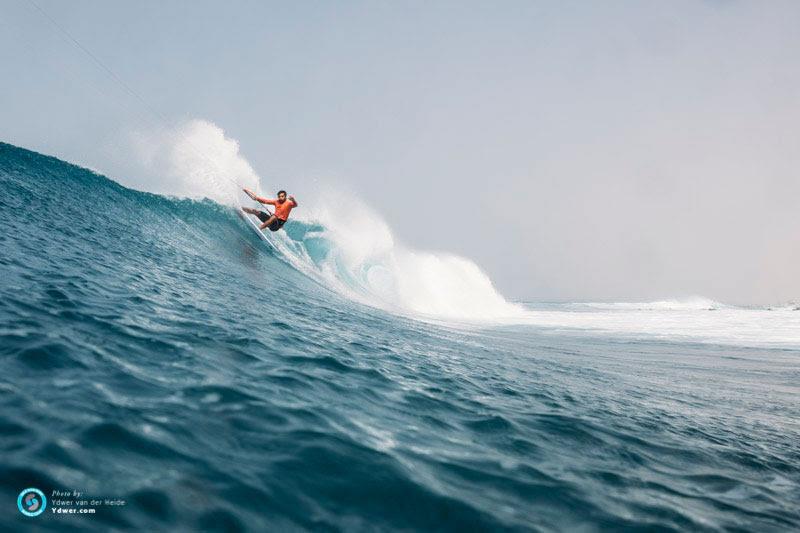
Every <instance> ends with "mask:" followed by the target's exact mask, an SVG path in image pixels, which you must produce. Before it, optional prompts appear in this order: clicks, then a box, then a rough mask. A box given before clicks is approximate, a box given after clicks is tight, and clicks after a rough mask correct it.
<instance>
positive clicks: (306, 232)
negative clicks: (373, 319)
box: [136, 120, 524, 321]
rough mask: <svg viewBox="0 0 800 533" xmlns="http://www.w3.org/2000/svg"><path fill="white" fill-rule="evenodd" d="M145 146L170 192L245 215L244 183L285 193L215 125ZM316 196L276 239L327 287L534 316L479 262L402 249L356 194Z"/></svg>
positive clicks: (366, 298) (384, 303) (370, 298)
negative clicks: (504, 293) (265, 178)
mask: <svg viewBox="0 0 800 533" xmlns="http://www.w3.org/2000/svg"><path fill="white" fill-rule="evenodd" d="M136 140H137V146H138V147H139V148H140V155H141V157H142V160H143V161H144V162H145V164H146V166H148V167H149V168H150V170H151V171H155V173H157V174H159V175H161V176H163V177H165V178H166V179H161V180H160V181H159V183H160V185H159V189H160V191H162V192H168V193H170V194H175V195H179V196H187V197H195V198H197V197H206V198H210V199H213V200H215V201H217V202H220V203H222V204H225V205H229V206H231V207H233V208H234V209H238V208H239V205H240V204H242V203H245V202H249V200H243V198H244V197H243V195H241V191H240V190H239V187H240V186H245V185H246V186H249V187H251V188H254V189H256V190H260V191H270V190H274V189H276V188H277V187H266V186H265V184H264V183H263V182H262V180H261V179H260V178H259V176H258V175H257V174H256V173H255V171H254V170H253V168H252V166H251V165H250V164H249V162H247V160H246V159H245V158H244V157H243V156H242V155H241V154H240V153H239V145H238V143H237V142H236V141H235V140H233V139H230V138H228V137H226V136H225V134H224V132H223V131H222V129H220V128H219V127H218V126H216V125H215V124H212V123H210V122H207V121H203V120H194V121H191V122H189V123H187V124H185V125H183V126H182V127H181V128H179V129H177V130H176V131H174V132H171V133H166V134H165V133H160V134H157V135H155V136H147V135H145V134H141V133H140V134H137V136H136ZM264 195H266V196H270V195H271V193H264ZM306 196H308V197H310V199H306V198H305V197H304V196H303V195H301V194H298V197H299V199H300V201H301V202H302V204H303V205H302V208H298V209H297V210H295V211H294V212H293V213H292V219H291V220H290V222H289V224H287V225H286V226H285V231H282V232H277V233H274V234H271V235H270V238H271V241H272V242H273V243H274V244H275V245H276V248H277V249H278V250H280V252H281V255H282V256H283V258H284V259H285V260H286V261H287V262H288V263H289V264H290V265H291V266H293V267H294V268H296V269H297V270H299V271H301V272H303V273H304V274H306V275H307V276H309V277H311V278H313V279H315V280H317V281H318V282H319V283H320V284H322V285H324V286H326V287H329V288H333V289H335V290H337V291H338V292H339V293H341V294H344V295H346V296H347V297H349V298H351V299H354V300H356V301H358V302H360V303H364V304H367V305H371V306H373V307H378V308H381V309H384V310H387V311H391V312H394V313H399V314H404V315H409V316H412V317H414V318H418V319H426V318H428V319H449V320H463V321H489V320H493V321H500V320H509V319H513V318H515V317H516V318H520V317H522V316H523V315H524V309H523V308H522V306H520V305H517V304H514V303H511V302H509V301H508V300H506V299H505V298H504V297H503V296H502V295H501V294H500V293H499V292H498V291H497V290H496V289H495V287H494V285H493V283H492V280H491V279H490V278H489V276H488V275H487V274H486V273H485V272H483V271H482V270H481V269H480V267H478V266H477V265H476V264H475V263H474V262H473V261H471V260H469V259H466V258H464V257H459V256H456V255H453V254H450V253H445V252H433V251H422V250H417V249H414V248H413V247H410V246H407V245H404V244H402V243H399V242H397V240H396V238H395V237H394V235H393V233H392V231H391V229H390V228H389V226H388V225H387V224H386V222H385V221H384V220H383V219H382V218H381V217H380V216H379V215H378V214H377V213H375V212H374V211H373V210H371V209H370V208H368V207H367V206H366V205H365V204H364V203H363V202H361V201H360V200H359V199H358V197H357V196H355V195H354V194H345V193H343V192H341V191H338V190H335V189H332V188H327V190H325V191H324V193H319V192H317V193H312V194H310V195H306ZM246 205H249V204H246ZM343 212H346V214H347V216H346V218H345V217H342V216H341V213H343Z"/></svg>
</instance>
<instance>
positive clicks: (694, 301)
mask: <svg viewBox="0 0 800 533" xmlns="http://www.w3.org/2000/svg"><path fill="white" fill-rule="evenodd" d="M569 305H570V306H571V307H574V308H578V309H579V308H591V309H604V310H608V311H614V310H620V311H715V310H718V309H726V308H728V307H730V306H728V305H726V304H723V303H721V302H717V301H714V300H711V299H709V298H704V297H702V296H690V297H687V298H672V299H666V300H656V301H652V302H578V303H572V304H569Z"/></svg>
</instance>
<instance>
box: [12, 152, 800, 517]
mask: <svg viewBox="0 0 800 533" xmlns="http://www.w3.org/2000/svg"><path fill="white" fill-rule="evenodd" d="M318 218H319V220H323V219H324V217H322V216H320V217H318ZM0 220H2V221H3V226H4V231H3V232H2V233H0V246H2V255H0V361H2V369H3V372H2V373H0V427H2V438H1V439H0V446H2V454H0V479H2V481H0V487H2V493H1V494H0V498H2V499H3V501H5V502H6V503H7V504H8V505H7V509H10V508H11V506H12V505H13V503H11V502H12V501H14V500H16V497H17V494H18V493H19V491H20V490H22V489H23V488H26V487H37V488H39V489H41V490H42V491H44V492H45V493H47V494H49V493H50V492H51V491H52V490H80V491H83V492H84V493H85V494H88V495H93V496H97V497H101V498H111V497H119V498H123V499H124V500H126V502H127V505H126V506H124V507H122V508H113V509H112V508H99V509H98V511H97V514H96V515H94V516H92V517H90V518H86V519H84V517H76V516H71V515H65V516H55V515H51V514H45V515H42V516H40V517H37V518H28V517H24V516H22V515H21V514H17V513H16V512H15V511H13V512H12V511H7V512H4V513H2V514H0V529H2V530H5V531H12V530H18V529H21V528H25V527H30V526H31V524H33V523H35V524H36V527H40V528H41V529H43V530H58V531H63V530H69V529H72V528H80V529H82V530H90V531H91V530H97V531H108V530H119V529H127V528H132V529H136V530H145V531H167V530H225V531H245V530H254V531H259V530H262V531H264V530H347V531H359V530H404V531H408V530H452V531H465V530H483V531H527V530H588V531H591V530H621V529H661V530H715V529H743V530H751V531H769V530H790V529H796V528H797V527H798V526H800V514H798V510H797V506H796V503H797V497H798V494H800V445H798V443H800V427H799V426H798V424H797V420H800V402H798V401H797V398H798V393H800V389H799V388H798V385H797V384H798V382H799V381H798V378H799V377H800V353H799V352H798V351H797V350H796V349H793V348H787V347H786V346H783V347H778V346H775V347H770V346H767V345H765V346H762V347H757V346H748V345H739V346H737V345H736V344H737V343H735V342H732V343H725V342H722V343H719V342H709V343H705V344H701V343H698V342H695V340H693V339H688V340H686V339H681V338H672V339H660V338H657V337H655V336H650V337H648V336H638V337H637V336H619V335H615V334H611V333H609V331H611V330H613V329H614V326H613V323H609V322H608V320H606V319H603V321H601V322H602V324H601V325H600V326H597V327H594V326H591V325H590V326H589V327H586V328H582V326H583V325H585V324H583V323H581V322H579V321H578V320H579V317H582V316H590V315H594V314H596V313H602V314H603V316H604V317H608V316H611V315H610V314H609V313H613V314H614V316H616V315H617V314H624V313H626V312H627V311H626V310H624V309H622V310H620V309H612V310H607V309H599V310H598V309H592V308H588V309H586V308H576V307H575V306H574V305H573V306H572V307H570V306H569V305H565V306H561V307H558V306H556V307H554V308H548V307H542V306H539V307H536V306H534V307H532V308H528V309H523V310H522V311H520V306H516V305H514V304H509V303H508V302H506V301H505V300H503V299H502V298H501V297H500V296H499V295H497V293H496V292H495V291H494V289H493V288H492V287H491V282H490V281H489V280H488V278H486V277H485V275H483V274H482V273H481V272H480V271H479V270H477V269H476V267H474V265H472V264H471V263H469V262H465V261H463V260H460V259H457V258H451V257H449V256H446V255H441V254H421V253H418V252H414V251H411V250H407V249H404V248H402V247H400V246H397V245H396V243H393V242H392V241H391V239H388V238H387V235H386V234H385V232H383V230H382V229H381V228H380V227H378V226H376V225H372V226H370V228H371V229H370V230H369V231H374V232H375V234H374V235H372V236H370V235H364V234H355V235H354V234H348V233H347V231H344V230H343V231H340V232H339V233H338V234H337V230H330V229H326V226H325V225H324V224H321V223H319V222H315V221H313V220H306V221H302V220H301V221H290V223H289V224H287V227H286V229H287V231H286V235H285V236H281V237H280V238H281V239H282V240H281V241H279V246H280V247H282V248H281V251H280V252H277V253H273V252H271V251H270V250H269V249H268V248H267V247H265V246H264V245H263V243H262V242H260V241H259V240H258V239H257V238H256V236H255V235H254V234H253V232H252V231H251V230H250V229H249V228H248V227H247V226H246V225H245V223H244V222H243V221H241V220H240V219H239V218H238V217H237V215H236V214H235V211H234V210H233V209H232V208H230V207H227V206H223V205H221V204H219V203H216V202H212V201H209V200H204V201H196V200H187V199H183V200H181V199H175V198H168V197H164V196H159V195H155V194H150V193H144V192H137V191H133V190H130V189H127V188H124V187H122V186H120V185H119V184H117V183H115V182H114V181H111V180H109V179H107V178H105V177H103V176H100V175H98V174H95V173H93V172H90V171H88V170H85V169H81V168H79V167H76V166H73V165H69V164H66V163H64V162H62V161H59V160H57V159H53V158H49V157H46V156H42V155H39V154H35V153H33V152H29V151H26V150H22V149H19V148H16V147H13V146H9V145H5V144H0ZM364 231H367V230H364ZM389 237H390V235H389ZM454 273H455V274H454ZM426 277H429V278H428V279H426ZM465 285H466V286H469V287H471V288H472V289H471V291H472V292H473V296H474V297H475V298H476V299H477V300H467V299H462V298H464V295H463V294H460V293H459V288H461V287H463V286H465ZM326 287H332V288H333V289H335V290H329V288H326ZM474 301H477V302H478V304H475V305H473V304H474ZM363 303H368V304H369V305H363ZM393 306H395V307H396V308H397V309H395V308H393ZM470 306H472V308H470ZM650 307H652V306H650ZM673 307H674V306H673ZM465 309H466V310H465ZM387 310H392V311H393V312H392V313H390V312H387ZM394 311H399V312H394ZM662 311H663V312H669V313H675V312H678V313H683V312H689V311H691V312H698V313H706V314H709V316H716V315H714V313H721V312H723V311H724V310H719V309H717V310H712V311H708V310H689V311H686V310H680V309H679V310H677V311H676V310H674V309H671V310H666V311H664V310H661V309H645V310H640V309H637V310H634V311H633V312H635V313H646V314H645V315H641V317H642V318H641V319H642V320H649V319H653V317H661V318H663V317H664V316H665V315H663V313H662ZM764 312H765V313H766V312H767V311H764ZM781 312H783V311H781ZM785 312H786V313H790V312H792V311H789V310H786V311H785ZM414 313H421V315H423V316H424V317H429V316H438V317H448V316H455V317H458V320H459V321H460V320H462V319H463V318H464V317H465V316H466V317H471V318H469V320H473V319H474V318H476V317H477V318H487V317H488V318H487V320H489V323H491V324H492V325H491V326H486V325H484V326H481V327H478V326H476V325H475V323H473V325H472V327H463V324H462V323H459V325H458V327H456V326H454V325H447V324H445V323H442V322H431V321H429V320H426V321H419V320H414V319H411V318H409V317H410V316H413V315H414ZM518 313H522V314H521V315H520V314H518ZM653 313H655V314H653ZM659 313H662V314H659ZM509 316H510V318H508V317H509ZM637 316H638V315H637ZM669 316H673V315H669ZM498 317H500V318H502V320H499V321H497V320H496V319H497V318H498ZM503 317H506V318H508V319H506V318H503ZM547 317H555V318H547ZM581 328H582V329H581ZM593 328H594V329H593ZM622 329H624V328H622ZM577 330H580V331H577ZM606 330H608V331H606ZM33 521H35V522H33Z"/></svg>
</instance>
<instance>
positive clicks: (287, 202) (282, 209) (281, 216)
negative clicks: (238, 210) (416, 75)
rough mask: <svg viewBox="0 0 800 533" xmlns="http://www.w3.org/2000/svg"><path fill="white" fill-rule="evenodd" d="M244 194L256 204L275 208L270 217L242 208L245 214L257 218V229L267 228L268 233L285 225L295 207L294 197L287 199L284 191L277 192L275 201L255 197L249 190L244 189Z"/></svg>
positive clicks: (262, 212)
mask: <svg viewBox="0 0 800 533" xmlns="http://www.w3.org/2000/svg"><path fill="white" fill-rule="evenodd" d="M244 192H245V193H246V194H247V196H249V197H250V198H252V199H253V200H255V201H256V202H259V203H262V204H266V205H273V206H275V214H274V215H270V214H269V213H265V212H264V211H259V210H258V209H251V208H249V207H243V208H242V211H244V212H245V213H247V214H249V215H255V216H257V217H258V219H259V220H260V221H261V225H260V226H259V229H264V228H269V229H270V231H278V230H279V229H281V228H282V227H283V225H284V224H286V221H287V220H288V219H289V213H291V211H292V209H294V208H295V207H297V200H295V199H294V196H288V197H287V196H286V191H278V198H276V199H275V200H271V199H269V198H262V197H260V196H256V194H255V193H254V192H253V191H251V190H250V189H244Z"/></svg>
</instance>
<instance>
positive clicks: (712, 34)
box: [0, 0, 800, 303]
mask: <svg viewBox="0 0 800 533" xmlns="http://www.w3.org/2000/svg"><path fill="white" fill-rule="evenodd" d="M36 2H37V3H38V4H39V5H40V6H41V7H42V8H43V9H44V10H45V11H46V12H47V13H48V14H49V15H50V16H52V17H53V18H54V19H55V20H57V21H58V23H59V24H60V25H62V26H63V27H64V28H65V29H67V30H68V31H69V32H70V33H71V34H72V35H74V36H75V37H76V38H77V39H78V40H79V41H80V42H81V44H83V45H84V46H85V47H86V48H87V49H88V50H90V51H91V52H92V53H94V54H95V55H96V56H97V57H98V58H99V59H100V60H101V61H102V62H103V63H104V64H106V65H108V66H109V67H110V68H111V69H113V71H114V72H115V73H116V74H117V75H118V76H119V78H120V79H122V80H124V82H125V83H126V84H127V85H128V86H129V87H131V88H132V89H134V91H135V92H136V93H137V94H139V95H141V96H142V98H143V99H144V100H145V101H146V103H147V105H148V106H150V107H152V108H153V109H155V110H157V112H158V113H160V114H161V115H163V116H164V117H165V118H166V120H167V121H168V123H169V124H170V125H175V124H179V123H181V122H183V121H186V120H189V119H203V120H207V121H210V122H213V123H214V124H216V125H218V126H219V127H220V128H222V129H223V130H224V131H225V134H226V135H227V136H229V137H231V138H233V139H236V140H238V141H239V143H240V150H241V154H242V155H243V156H244V157H245V158H246V159H247V160H248V161H249V162H250V164H251V165H252V166H253V168H254V169H255V170H256V172H257V173H258V174H259V175H261V176H262V177H264V178H265V181H268V182H269V183H274V184H275V185H276V186H280V187H283V188H287V189H290V190H291V191H292V192H293V193H294V194H295V195H296V196H297V197H298V199H301V201H302V198H303V197H304V194H305V195H307V196H308V195H311V194H313V192H314V191H317V190H320V189H323V188H325V187H328V186H329V185H333V186H337V187H342V188H344V189H347V190H352V191H355V192H356V194H357V196H358V197H359V198H360V199H361V200H362V201H364V202H365V203H367V204H368V205H370V206H372V208H374V210H375V211H377V212H378V213H380V214H381V216H382V217H383V218H384V219H385V220H386V221H387V223H388V224H389V225H390V226H391V228H392V230H393V232H394V234H395V236H396V238H397V239H398V240H400V241H402V242H404V243H406V244H408V245H410V246H413V247H415V248H421V249H431V250H442V251H448V252H453V253H456V254H459V255H463V256H465V257H469V258H471V259H473V260H474V261H475V262H476V263H477V264H478V265H480V267H481V268H483V269H484V270H485V271H486V272H487V273H488V274H489V276H490V277H491V278H492V279H493V280H494V282H495V284H496V286H497V287H498V289H499V290H500V291H501V292H502V293H503V294H505V295H506V296H508V297H510V298H512V299H521V300H525V299H531V298H570V299H601V298H602V299H620V298H634V299H654V298H664V297H680V296H689V295H702V296H706V297H709V298H713V299H717V300H721V301H724V302H727V303H777V302H783V301H787V300H791V299H795V300H800V276H799V275H798V274H797V272H798V264H800V218H799V217H800V215H798V213H800V209H799V208H798V207H799V206H800V171H799V170H798V169H800V31H798V30H797V28H798V27H800V2H795V1H778V0H776V1H769V2H757V1H752V2H739V1H736V0H729V1H723V0H718V1H704V2H703V1H696V2H681V1H673V2H658V1H652V2H648V1H630V2H626V1H617V2H570V1H566V2H562V1H558V2H556V1H552V2H536V1H525V2H510V1H507V2H464V1H457V2H374V1H370V2H283V3H265V2H256V1H253V2H189V1H181V2H178V1H171V2H160V1H159V2H156V1H144V2H115V1H112V2H101V1H93V2H89V1H72V2H60V1H46V0H36ZM0 61H2V65H3V73H2V83H0V101H2V105H0V140H2V141H5V142H10V143H12V144H16V145H19V146H23V147H26V148H30V149H33V150H37V151H41V152H44V153H47V154H51V155H55V156H57V157H60V158H63V159H67V160H70V161H74V162H77V163H80V164H82V165H85V166H89V167H92V168H95V169H98V170H100V171H102V172H103V173H105V174H107V175H109V176H110V177H112V178H113V179H115V180H117V181H119V182H121V183H123V184H126V185H131V186H134V187H136V186H137V185H138V186H139V187H141V188H146V185H145V184H146V180H145V177H144V176H140V175H139V172H140V170H139V169H140V165H138V163H137V161H135V159H136V157H137V155H136V154H135V153H134V151H133V149H132V148H131V147H130V146H129V145H130V138H131V135H132V134H133V133H135V132H137V131H145V130H147V129H152V128H157V127H160V126H159V120H156V119H154V117H153V116H152V115H151V114H150V113H149V111H147V110H146V109H145V108H144V106H143V104H142V103H141V102H139V101H138V100H136V99H135V98H133V97H131V96H130V95H129V94H127V93H126V92H125V90H124V89H122V88H121V87H120V85H119V84H118V83H117V82H116V81H114V80H112V79H111V78H110V77H109V76H108V74H107V73H105V72H103V71H102V69H100V68H98V66H97V65H96V64H94V63H92V61H91V60H90V59H88V58H87V56H86V55H85V54H84V53H83V52H81V51H80V50H79V49H77V48H76V47H75V46H74V45H72V44H71V43H69V42H67V41H66V40H65V39H64V38H63V36H62V35H60V34H59V33H58V31H57V30H56V29H55V28H54V27H53V26H52V25H51V24H50V22H49V21H47V19H45V18H44V17H43V16H42V15H41V14H40V13H38V12H37V11H36V10H35V8H34V7H33V6H32V5H31V4H30V3H29V2H27V1H26V0H0ZM346 210H347V206H346V205H343V206H342V211H343V213H346Z"/></svg>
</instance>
